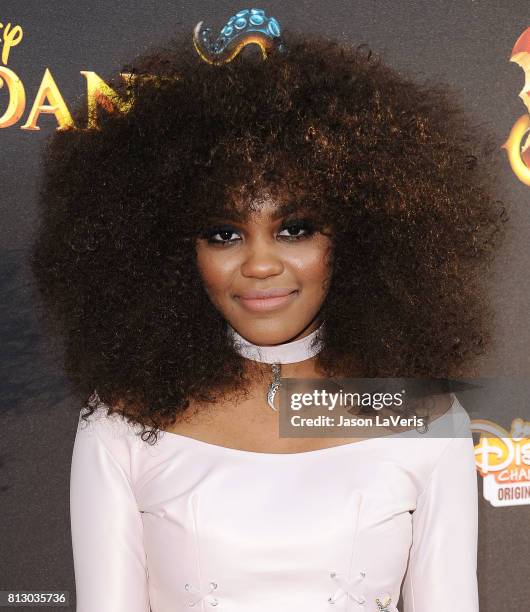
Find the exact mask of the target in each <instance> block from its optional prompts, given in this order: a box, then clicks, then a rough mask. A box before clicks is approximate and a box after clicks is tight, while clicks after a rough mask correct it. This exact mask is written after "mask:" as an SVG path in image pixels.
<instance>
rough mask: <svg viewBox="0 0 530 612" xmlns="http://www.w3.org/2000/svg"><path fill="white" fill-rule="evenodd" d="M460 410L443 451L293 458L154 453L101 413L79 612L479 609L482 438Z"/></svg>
mask: <svg viewBox="0 0 530 612" xmlns="http://www.w3.org/2000/svg"><path fill="white" fill-rule="evenodd" d="M452 398H453V403H452V406H451V409H450V410H449V411H448V412H447V413H446V414H445V415H443V416H442V417H439V418H438V419H436V420H435V421H433V423H432V424H431V426H430V431H431V436H430V437H428V438H425V437H422V436H419V435H418V434H417V433H416V432H414V433H415V435H409V433H410V432H402V433H399V434H394V435H391V436H387V437H379V438H372V439H367V440H360V441H358V442H352V443H348V444H342V445H339V446H334V447H331V448H324V449H320V450H314V451H307V452H300V453H289V454H285V453H261V452H251V451H243V450H238V449H233V448H228V447H223V446H218V445H215V444H211V443H208V442H203V441H200V440H197V439H195V438H191V437H188V436H184V435H180V434H174V433H170V432H161V434H160V438H159V440H158V442H157V444H156V445H154V446H152V445H149V444H147V443H146V442H144V441H143V440H141V439H140V438H139V437H138V436H137V433H138V432H139V431H140V428H139V427H138V426H135V427H133V426H132V425H130V424H128V423H127V422H126V421H125V420H124V419H122V417H121V416H119V415H115V414H113V415H111V416H107V414H106V410H107V409H106V407H105V406H104V405H102V406H100V407H99V408H98V409H97V410H96V412H95V413H94V414H93V415H92V416H91V417H90V421H89V424H88V425H87V423H86V422H85V421H84V420H82V419H81V418H80V420H79V426H78V430H77V433H76V438H75V443H74V449H73V457H72V467H71V482H70V510H71V528H72V544H73V555H74V568H75V582H76V593H77V612H150V610H151V611H152V612H184V611H187V610H201V611H203V612H205V611H210V610H212V611H213V610H218V611H219V612H221V611H223V612H334V611H337V612H338V611H341V612H344V611H347V612H357V611H359V612H360V611H363V612H380V611H381V610H386V611H388V612H396V610H398V607H397V602H398V599H399V595H400V590H401V588H402V589H403V601H404V612H476V611H477V610H478V609H479V607H478V593H477V574H476V561H477V535H478V533H477V531H478V526H477V522H478V521H477V477H476V470H475V462H474V449H473V440H472V437H471V431H470V420H469V416H468V414H467V412H466V411H465V410H464V408H463V407H462V406H461V404H460V402H459V401H458V399H457V398H456V396H454V395H453V396H452ZM448 419H450V420H451V422H452V423H453V424H454V435H453V436H451V437H435V434H436V431H437V428H440V427H442V425H444V424H445V425H446V424H447V420H448ZM440 431H441V429H440ZM432 434H434V437H433V435H432ZM400 612H401V611H400Z"/></svg>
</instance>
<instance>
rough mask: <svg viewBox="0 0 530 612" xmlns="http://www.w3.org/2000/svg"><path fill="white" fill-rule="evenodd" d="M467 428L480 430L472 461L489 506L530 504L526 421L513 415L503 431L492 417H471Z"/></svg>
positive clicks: (528, 427)
mask: <svg viewBox="0 0 530 612" xmlns="http://www.w3.org/2000/svg"><path fill="white" fill-rule="evenodd" d="M471 430H472V431H474V432H477V433H480V434H481V435H480V440H479V441H478V443H477V444H476V445H475V463H476V467H477V470H478V472H479V473H480V474H481V476H482V477H483V487H482V488H483V495H484V499H486V500H487V501H489V502H490V504H491V505H492V506H518V505H522V504H530V421H524V420H523V419H521V418H517V419H514V420H513V421H512V425H511V431H507V430H506V429H504V427H501V426H500V425H498V424H497V423H494V422H493V421H488V420H487V419H473V420H472V421H471Z"/></svg>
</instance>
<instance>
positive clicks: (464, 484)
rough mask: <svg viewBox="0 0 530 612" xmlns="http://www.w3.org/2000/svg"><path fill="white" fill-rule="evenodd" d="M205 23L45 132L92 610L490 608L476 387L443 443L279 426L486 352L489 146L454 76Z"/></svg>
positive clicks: (76, 536)
mask: <svg viewBox="0 0 530 612" xmlns="http://www.w3.org/2000/svg"><path fill="white" fill-rule="evenodd" d="M251 17H254V22H260V18H261V19H262V21H261V23H266V21H264V20H267V19H268V18H267V17H266V16H265V15H264V13H263V11H259V9H252V11H250V12H249V11H242V12H240V13H238V14H237V15H236V16H234V18H232V20H231V21H229V22H228V24H227V26H226V27H225V29H224V35H226V36H228V33H229V29H230V26H233V25H234V22H235V20H236V19H238V20H240V21H239V22H238V23H240V24H247V25H248V24H249V23H250V21H247V20H250V18H251ZM241 20H242V21H241ZM276 25H277V24H276ZM240 29H241V30H244V34H245V35H247V34H248V32H247V31H246V26H244V25H241V28H240ZM248 35H249V36H250V34H248ZM278 35H279V31H276V33H275V34H274V37H276V38H278ZM201 36H202V38H201ZM253 36H254V37H256V34H255V33H254V34H253ZM241 40H242V39H241V37H239V38H238V39H237V40H236V41H235V42H232V41H229V45H231V48H232V49H235V48H236V46H234V45H237V44H239V43H240V42H241ZM247 40H248V39H247ZM260 40H261V41H263V40H264V38H263V37H262V39H260ZM201 41H202V42H201ZM207 42H208V41H207V36H205V35H204V31H203V30H201V28H200V27H198V28H197V29H196V32H195V47H196V48H195V49H194V48H193V47H192V45H191V41H190V40H189V39H188V37H185V38H182V39H180V38H177V39H175V40H174V41H172V42H171V43H170V44H169V45H168V46H167V47H166V48H161V49H159V50H157V51H156V52H153V53H150V54H147V55H145V56H144V57H141V58H139V59H138V60H137V61H136V62H135V63H134V71H133V72H134V73H135V74H136V77H137V78H136V80H135V81H134V84H133V89H134V92H133V93H134V100H135V102H134V104H133V105H132V107H131V109H130V110H129V111H128V112H123V113H117V112H114V113H107V114H105V115H102V116H101V117H100V119H99V128H98V129H96V130H85V131H67V132H60V133H57V134H56V135H55V136H54V138H53V141H52V143H51V144H50V146H49V148H48V150H47V155H46V159H45V167H44V171H45V174H44V176H45V181H44V184H43V188H42V190H41V203H42V208H43V215H42V223H41V227H40V230H39V234H38V236H37V240H36V244H35V250H34V254H33V260H32V263H33V270H34V272H35V275H36V278H37V281H38V283H39V288H40V292H41V293H40V295H41V296H42V299H43V305H44V308H45V309H46V312H47V313H48V314H49V315H50V316H49V322H50V323H51V324H53V326H54V327H53V329H54V331H56V332H57V333H58V334H59V335H60V337H61V338H62V339H63V342H64V350H65V369H66V371H67V373H68V375H69V377H70V380H71V381H72V384H73V388H74V389H75V391H76V392H77V393H78V394H79V395H80V396H82V397H84V398H86V397H88V395H89V394H92V395H91V397H90V399H89V402H88V411H87V412H86V413H85V411H84V410H83V411H82V414H81V416H82V418H80V420H79V427H78V431H77V435H76V439H75V444H74V451H73V460H72V472H71V518H72V541H73V552H74V564H75V576H76V590H77V611H78V612H94V611H97V612H149V610H150V609H151V610H152V612H169V611H170V610H171V611H174V610H187V609H188V608H194V609H201V610H209V609H210V608H211V607H216V606H217V607H218V609H220V610H227V611H230V612H242V611H245V612H251V611H255V612H265V611H267V612H269V611H270V610H274V611H275V612H287V611H292V612H294V611H296V612H302V611H303V612H321V611H324V610H332V609H340V610H346V609H347V610H357V609H359V610H386V611H396V610H398V607H397V602H398V599H399V597H400V590H401V587H402V591H403V599H404V610H405V612H424V611H425V610H429V611H430V612H442V611H443V612H446V611H447V610H449V609H451V610H454V611H455V612H474V611H476V610H478V593H477V579H476V549H477V489H476V475H475V468H474V459H473V443H472V439H471V437H470V434H469V417H468V416H467V414H466V412H465V411H464V409H463V408H462V406H461V405H460V403H459V402H458V400H457V398H456V397H455V396H454V395H451V396H450V397H445V400H444V401H445V402H446V408H447V407H448V406H449V403H451V406H450V409H449V410H448V411H447V412H446V413H445V414H444V415H443V416H442V417H439V418H438V419H435V420H434V421H433V423H432V425H431V427H432V428H433V429H434V431H435V432H436V428H437V427H440V425H441V424H442V423H443V421H444V419H446V418H449V419H451V420H454V422H456V423H457V427H456V431H455V435H454V436H453V437H451V438H447V437H436V436H435V437H434V438H430V439H429V440H426V439H417V438H416V439H413V438H410V437H407V436H406V435H399V434H398V435H396V436H390V437H379V438H366V439H359V438H352V437H349V438H341V439H337V438H335V437H327V438H326V437H321V438H319V437H311V438H298V437H295V438H285V437H279V435H278V412H277V408H278V398H277V397H275V396H274V390H275V389H276V388H277V385H276V384H275V383H277V382H278V380H277V379H278V376H279V375H280V374H281V376H282V377H286V378H298V377H299V378H326V377H335V376H342V377H393V376H405V377H423V376H432V377H444V376H459V375H465V373H466V372H467V373H468V374H469V373H470V371H472V370H470V368H471V366H472V364H473V361H474V359H475V357H476V355H478V354H481V353H483V352H484V351H485V350H486V348H487V347H488V346H489V342H490V315H491V312H490V308H489V304H488V302H487V299H486V293H485V288H484V286H483V278H484V275H483V274H481V273H482V272H484V271H485V270H487V263H488V262H489V260H490V259H491V257H490V255H491V254H492V253H493V252H494V250H495V248H496V247H497V245H498V244H499V242H498V240H497V238H498V237H499V236H500V235H501V231H500V230H501V229H502V222H501V220H500V218H499V211H498V210H496V207H495V201H494V200H493V196H492V195H491V194H492V183H491V182H490V183H488V182H487V181H488V180H494V179H490V177H491V175H492V173H491V169H490V168H491V167H490V166H487V165H486V164H487V163H489V162H488V160H487V158H488V154H489V153H491V152H492V150H493V149H488V146H489V145H490V143H489V142H487V141H486V140H484V139H483V137H482V136H481V135H480V134H479V132H478V130H477V129H476V128H474V127H473V126H472V125H470V123H469V121H468V119H467V118H466V116H465V114H464V113H463V112H462V110H461V109H460V107H459V106H458V104H457V103H456V102H455V100H454V99H452V97H451V95H450V94H449V93H448V92H447V91H446V90H444V89H443V88H441V87H434V86H427V85H419V84H417V83H414V82H412V81H410V80H407V79H405V78H403V77H401V76H399V75H398V74H397V73H396V72H394V71H392V70H391V69H390V68H388V67H386V66H385V65H384V64H382V63H381V62H378V61H374V59H373V58H372V56H371V54H368V55H366V54H364V53H362V52H361V49H360V48H357V49H350V48H347V47H344V46H340V45H339V44H337V43H335V42H331V41H326V40H324V39H321V38H320V37H318V36H315V35H295V34H289V36H287V37H285V38H282V45H281V46H278V48H277V49H276V50H275V51H274V52H270V49H269V53H266V58H265V59H264V58H262V57H258V58H257V59H256V57H255V56H253V55H251V54H250V53H248V52H247V50H245V53H241V52H240V53H239V54H237V56H235V55H234V54H233V53H232V57H229V56H230V53H229V51H230V49H229V48H228V46H227V49H228V50H227V49H224V48H222V45H217V46H216V45H211V47H210V48H208V44H207ZM276 42H277V41H276ZM225 43H226V41H225ZM223 44H224V43H223ZM201 45H203V47H202V48H201ZM271 48H272V46H271ZM196 51H199V55H198V54H197V53H196ZM248 51H250V49H249V50H248ZM216 53H217V54H218V55H215V54H216ZM223 54H224V55H223ZM212 58H213V59H212ZM227 58H228V59H227ZM215 59H218V61H214V60H215ZM203 60H206V61H203ZM225 60H226V61H225ZM111 84H112V86H113V87H114V88H115V89H116V90H120V88H121V93H124V88H125V85H124V84H122V83H121V81H120V80H119V79H116V80H115V81H113V82H111ZM85 108H86V107H85ZM85 108H81V109H79V110H78V118H79V120H80V118H81V117H82V116H83V114H84V112H85ZM483 165H484V167H486V168H488V171H487V172H485V171H484V169H483ZM466 368H467V370H466ZM275 377H276V378H275ZM94 389H95V390H96V391H94ZM93 391H94V392H93ZM271 408H274V410H271ZM440 431H441V430H440Z"/></svg>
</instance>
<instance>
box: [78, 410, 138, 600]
mask: <svg viewBox="0 0 530 612" xmlns="http://www.w3.org/2000/svg"><path fill="white" fill-rule="evenodd" d="M103 423H104V420H103V419H102V420H99V421H96V422H95V423H92V422H90V424H89V423H86V422H85V421H82V420H81V419H80V421H79V425H78V429H77V433H76V438H75V442H74V448H73V454H72V465H71V472H70V522H71V530H72V549H73V557H74V571H75V585H76V599H77V607H76V612H96V611H97V612H149V611H150V607H149V592H148V582H147V566H146V555H145V550H144V546H143V523H142V520H141V515H140V512H139V510H138V506H137V503H136V499H135V496H134V493H133V491H132V488H131V483H130V480H129V478H128V475H127V473H126V470H125V469H124V468H123V467H122V465H121V464H120V462H119V461H118V460H117V459H116V456H115V454H114V453H113V448H112V447H113V446H114V445H119V444H120V441H119V438H118V437H117V436H116V435H114V437H113V436H112V434H111V435H109V432H108V431H106V427H107V426H106V425H104V424H103ZM88 425H90V426H88ZM121 443H122V444H123V441H122V442H121Z"/></svg>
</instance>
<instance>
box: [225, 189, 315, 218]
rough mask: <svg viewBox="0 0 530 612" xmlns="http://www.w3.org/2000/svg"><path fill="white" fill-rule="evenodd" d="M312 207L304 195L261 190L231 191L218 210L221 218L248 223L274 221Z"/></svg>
mask: <svg viewBox="0 0 530 612" xmlns="http://www.w3.org/2000/svg"><path fill="white" fill-rule="evenodd" d="M310 208H312V206H311V205H310V204H309V202H308V200H307V198H305V197H304V195H302V194H297V195H295V194H293V193H289V192H288V191H287V190H286V189H280V188H274V189H273V188H261V189H254V190H250V189H249V188H240V189H238V190H231V191H230V192H229V193H228V194H227V197H226V200H225V202H224V204H223V205H222V206H221V207H220V209H219V210H218V214H219V216H222V217H224V218H227V219H230V220H233V221H239V222H240V223H248V222H252V221H256V220H268V221H274V220H276V219H279V218H281V217H285V216H287V215H289V214H291V213H294V212H298V211H304V210H305V211H307V210H309V209H310Z"/></svg>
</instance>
